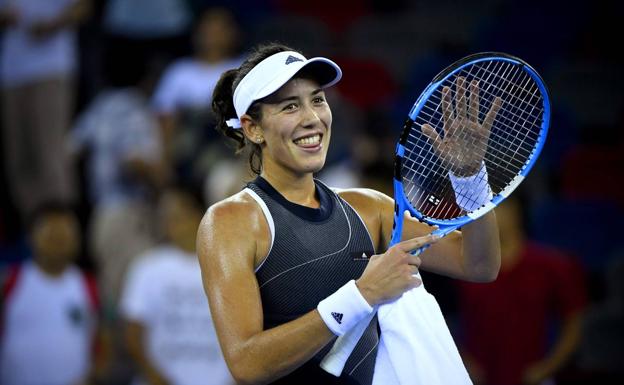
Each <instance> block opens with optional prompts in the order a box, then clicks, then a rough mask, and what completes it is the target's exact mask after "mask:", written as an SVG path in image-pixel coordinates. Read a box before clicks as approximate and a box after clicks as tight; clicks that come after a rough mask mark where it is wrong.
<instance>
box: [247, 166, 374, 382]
mask: <svg viewBox="0 0 624 385" xmlns="http://www.w3.org/2000/svg"><path fill="white" fill-rule="evenodd" d="M315 185H316V194H317V197H318V199H319V200H320V202H321V205H320V207H319V208H318V209H314V208H309V207H305V206H301V205H298V204H295V203H292V202H290V201H288V200H287V199H286V198H284V197H283V196H282V195H281V194H280V193H279V192H278V191H277V190H275V189H274V188H273V186H271V185H270V184H269V183H268V182H267V181H266V180H265V179H263V178H261V177H258V178H256V179H255V180H254V181H253V182H251V183H249V184H248V185H247V188H246V189H245V191H246V192H247V193H249V194H250V195H251V196H252V197H253V198H254V199H255V200H256V201H257V203H258V204H259V205H260V207H261V208H262V210H263V212H264V215H265V217H266V219H267V222H268V223H269V228H270V230H271V246H270V249H269V253H268V255H267V257H266V258H265V260H264V261H263V262H262V264H261V265H260V266H258V268H257V269H256V279H257V280H258V285H259V286H260V295H261V298H262V308H263V311H264V328H265V330H266V329H269V328H272V327H275V326H277V325H280V324H283V323H286V322H288V321H291V320H294V319H296V318H299V317H301V316H302V315H304V314H306V313H308V312H310V311H311V310H314V309H315V308H316V306H317V305H318V303H319V302H320V301H321V300H323V299H325V298H326V297H328V296H329V295H331V294H332V293H334V292H335V291H336V290H338V289H339V288H340V287H342V286H343V285H344V284H345V283H346V282H348V281H349V280H351V279H357V278H359V277H360V276H361V274H362V272H363V271H364V268H365V267H366V264H367V263H368V261H367V259H366V258H362V254H363V253H364V254H366V255H367V256H370V255H372V254H373V253H374V247H373V243H372V240H371V238H370V235H369V234H368V230H367V229H366V226H365V225H364V223H363V221H362V219H361V218H360V217H359V215H358V214H357V213H356V212H355V210H354V209H353V208H352V207H351V206H349V204H348V203H347V202H345V201H344V200H343V199H342V198H340V197H339V196H338V194H336V193H335V192H333V191H332V190H331V189H329V188H328V187H327V186H325V185H324V184H323V183H321V182H319V181H317V180H315ZM378 342H379V335H378V328H377V318H376V317H375V318H374V319H373V320H372V321H371V323H370V325H369V326H368V328H367V330H366V331H365V333H364V335H363V336H362V338H361V339H360V341H359V343H358V345H357V346H356V348H355V349H354V351H353V353H352V354H351V356H350V357H349V360H348V361H347V363H346V365H345V368H344V371H343V374H342V376H341V377H340V378H337V377H334V376H332V375H331V374H328V373H327V372H325V371H324V370H323V369H321V368H320V367H319V363H320V361H321V360H322V359H323V357H324V356H325V354H327V352H328V351H329V350H330V349H331V347H332V345H333V342H332V343H329V344H327V346H325V348H323V349H322V350H321V351H320V352H319V353H318V354H317V355H316V356H315V357H313V358H312V359H311V360H310V361H308V362H307V363H305V364H304V365H303V366H301V367H299V368H298V369H296V370H295V371H294V372H292V373H290V374H289V375H287V376H286V377H284V378H281V379H279V380H277V381H276V382H274V384H305V383H314V384H359V385H368V384H371V383H372V378H373V372H374V368H375V357H376V355H377V345H378Z"/></svg>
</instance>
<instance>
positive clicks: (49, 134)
mask: <svg viewBox="0 0 624 385" xmlns="http://www.w3.org/2000/svg"><path fill="white" fill-rule="evenodd" d="M90 10H91V0H46V1H43V0H0V27H1V28H2V32H4V33H3V34H2V40H1V46H0V84H1V86H0V87H1V98H2V107H1V109H2V127H3V143H4V149H3V153H4V158H5V159H4V161H5V162H6V167H7V178H8V182H9V188H10V190H11V193H12V199H13V201H14V204H15V205H16V207H17V209H18V212H19V214H20V216H21V219H22V221H24V220H25V219H26V218H28V217H30V216H31V215H32V214H33V211H34V209H35V208H36V207H38V206H39V205H41V204H43V203H44V202H46V201H49V200H59V201H65V202H73V201H74V200H75V180H74V175H73V170H72V168H71V167H70V164H69V162H68V158H67V156H66V155H67V154H66V153H65V151H64V146H63V137H64V135H65V133H66V131H67V130H68V129H69V126H70V123H71V118H72V113H73V103H74V94H75V84H74V77H75V74H76V64H77V56H78V55H77V49H78V47H77V42H76V28H77V26H78V25H79V24H80V23H81V22H83V21H84V20H85V19H87V17H88V16H89V15H90Z"/></svg>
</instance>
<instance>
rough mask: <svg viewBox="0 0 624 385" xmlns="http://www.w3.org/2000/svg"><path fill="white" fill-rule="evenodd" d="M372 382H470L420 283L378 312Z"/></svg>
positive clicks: (389, 384) (385, 384)
mask: <svg viewBox="0 0 624 385" xmlns="http://www.w3.org/2000/svg"><path fill="white" fill-rule="evenodd" d="M378 319H379V326H380V329H381V341H380V342H379V349H378V351H377V360H376V362H375V375H374V377H373V385H392V384H397V385H399V384H400V385H418V384H423V385H424V384H427V385H449V384H453V385H464V384H472V382H471V381H470V377H469V376H468V372H467V371H466V368H465V367H464V364H463V362H462V360H461V357H460V355H459V352H458V351H457V347H456V346H455V343H454V341H453V338H452V337H451V333H450V332H449V329H448V327H447V325H446V321H445V320H444V317H443V316H442V312H441V310H440V306H439V305H438V302H437V301H436V300H435V298H434V297H433V296H432V295H431V294H429V293H428V292H427V291H426V290H425V288H424V287H423V286H420V287H418V288H416V289H413V290H410V291H409V292H406V293H404V294H403V295H402V296H401V298H399V299H398V300H396V301H395V302H393V303H391V304H386V305H383V306H381V307H380V308H379V311H378Z"/></svg>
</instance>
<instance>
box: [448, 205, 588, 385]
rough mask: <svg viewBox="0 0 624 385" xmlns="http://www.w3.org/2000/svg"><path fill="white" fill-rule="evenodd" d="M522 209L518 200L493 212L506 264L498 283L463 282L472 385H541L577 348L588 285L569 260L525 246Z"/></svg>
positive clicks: (463, 322) (466, 352) (543, 248)
mask: <svg viewBox="0 0 624 385" xmlns="http://www.w3.org/2000/svg"><path fill="white" fill-rule="evenodd" d="M522 209H523V207H522V205H521V204H520V202H519V200H518V198H517V197H513V196H512V197H511V198H509V199H508V200H507V201H505V202H503V203H502V204H501V205H500V206H499V207H497V208H496V217H497V219H498V226H499V229H500V241H501V258H502V260H501V262H502V264H501V271H500V273H499V274H498V278H497V279H496V281H495V282H492V283H488V284H475V283H468V282H458V285H459V289H460V290H459V321H460V322H459V324H460V325H461V328H462V329H461V331H460V335H461V340H462V341H461V343H460V350H461V351H462V352H463V353H464V360H465V362H466V366H467V368H468V370H469V372H470V373H471V377H472V378H473V381H474V383H475V385H486V384H487V385H518V384H543V383H545V382H544V381H546V380H548V379H551V378H553V377H554V376H556V375H557V373H558V371H560V370H561V369H562V368H564V366H565V365H566V364H568V360H569V359H570V358H571V356H572V354H573V353H574V352H575V350H576V348H577V346H578V342H579V337H580V325H581V312H582V310H583V308H584V306H585V302H586V292H585V283H584V277H583V275H582V273H581V271H580V269H579V266H578V265H576V264H575V263H574V262H573V260H572V259H571V258H570V257H569V256H567V255H564V254H562V253H561V252H559V251H557V250H554V249H551V248H548V247H546V246H543V245H538V244H535V243H533V242H531V241H530V240H528V239H527V238H526V235H525V233H524V229H523V227H524V226H523V217H522ZM553 321H555V325H557V327H556V331H557V332H556V336H555V339H554V341H552V343H550V342H551V341H550V336H549V332H550V331H551V330H550V329H549V327H551V326H552V325H553V324H552V322H553Z"/></svg>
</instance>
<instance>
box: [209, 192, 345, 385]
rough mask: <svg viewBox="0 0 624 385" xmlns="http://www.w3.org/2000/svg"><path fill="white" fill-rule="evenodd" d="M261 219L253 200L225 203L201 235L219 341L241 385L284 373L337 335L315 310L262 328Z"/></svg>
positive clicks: (216, 209)
mask: <svg viewBox="0 0 624 385" xmlns="http://www.w3.org/2000/svg"><path fill="white" fill-rule="evenodd" d="M262 221H264V218H263V217H262V216H261V214H260V215H258V212H257V210H256V208H255V207H254V203H253V202H245V201H244V200H238V201H224V202H221V203H218V204H216V205H215V206H213V207H211V208H210V209H209V210H208V212H207V213H206V215H205V216H204V218H203V220H202V223H201V225H200V227H199V230H198V234H197V247H198V250H197V251H198V255H199V261H200V265H201V270H202V279H203V282H204V288H205V290H206V294H207V296H208V300H209V303H210V311H211V314H212V317H213V320H214V323H215V328H216V330H217V334H218V337H219V342H220V344H221V348H222V350H223V354H224V356H225V360H226V362H227V364H228V367H229V368H230V371H231V373H232V376H233V377H234V378H235V379H236V381H237V382H238V383H242V384H262V383H267V382H271V381H273V380H276V379H278V378H280V377H283V376H285V375H286V374H288V373H290V372H292V371H293V370H295V369H296V368H297V367H299V366H300V365H302V364H303V363H304V362H306V361H308V360H309V359H310V358H312V357H313V356H314V355H315V354H316V353H317V352H318V351H319V350H320V349H321V348H323V346H325V345H326V344H327V343H328V342H329V341H331V339H332V338H333V337H334V335H333V334H332V332H331V331H330V330H329V329H328V328H327V326H326V325H325V323H324V322H323V320H322V319H321V317H320V315H319V314H318V312H317V311H316V310H314V311H311V312H309V313H307V314H305V315H304V316H302V317H300V318H298V319H296V320H294V321H291V322H288V323H286V324H283V325H280V326H279V327H276V328H273V329H270V330H266V331H264V330H263V315H262V304H261V300H260V291H259V288H258V284H257V281H256V277H255V274H254V261H255V259H256V258H255V256H256V252H257V248H258V243H259V242H258V240H259V239H261V238H260V237H263V236H265V237H266V231H267V230H266V228H265V226H263V225H264V224H263V223H262ZM263 230H264V231H263ZM263 233H264V234H263Z"/></svg>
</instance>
